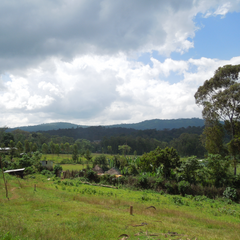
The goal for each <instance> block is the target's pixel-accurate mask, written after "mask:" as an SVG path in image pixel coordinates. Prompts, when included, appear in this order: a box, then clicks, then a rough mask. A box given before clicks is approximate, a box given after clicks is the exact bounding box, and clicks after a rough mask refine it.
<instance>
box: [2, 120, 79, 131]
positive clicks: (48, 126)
mask: <svg viewBox="0 0 240 240" xmlns="http://www.w3.org/2000/svg"><path fill="white" fill-rule="evenodd" d="M77 127H79V125H77V124H73V123H66V122H55V123H43V124H40V125H34V126H23V127H16V128H8V129H7V131H6V132H12V131H14V130H16V129H21V130H23V131H26V132H37V131H49V130H57V129H66V128H77Z"/></svg>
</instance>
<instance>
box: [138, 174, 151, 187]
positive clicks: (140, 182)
mask: <svg viewBox="0 0 240 240" xmlns="http://www.w3.org/2000/svg"><path fill="white" fill-rule="evenodd" d="M138 185H139V187H141V188H144V189H147V188H149V185H148V178H147V176H141V177H139V178H138Z"/></svg>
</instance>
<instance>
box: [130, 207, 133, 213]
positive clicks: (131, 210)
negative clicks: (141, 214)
mask: <svg viewBox="0 0 240 240" xmlns="http://www.w3.org/2000/svg"><path fill="white" fill-rule="evenodd" d="M130 215H133V206H130Z"/></svg>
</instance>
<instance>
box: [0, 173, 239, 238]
mask: <svg viewBox="0 0 240 240" xmlns="http://www.w3.org/2000/svg"><path fill="white" fill-rule="evenodd" d="M6 178H7V181H8V187H9V190H10V191H9V200H7V199H6V197H5V195H4V189H3V188H0V204H1V206H2V207H1V208H0V213H1V214H0V222H1V224H0V239H4V240H6V239H14V240H16V239H18V240H27V239H53V240H54V239H60V240H61V239H122V238H123V237H124V235H123V236H122V237H120V236H121V235H122V234H126V235H128V236H129V239H198V240H206V239H229V240H230V239H231V240H234V239H238V238H239V233H240V230H239V226H238V225H239V217H240V206H239V205H238V204H235V203H234V202H232V201H231V199H230V198H231V194H229V198H218V199H215V200H212V199H209V198H207V197H205V196H192V195H185V197H182V196H179V195H176V196H171V195H166V194H162V193H156V192H152V191H149V190H144V191H131V190H129V189H109V188H103V187H98V186H89V185H85V184H82V183H81V181H80V180H79V179H75V180H64V181H60V179H58V178H55V177H53V178H51V180H47V176H43V175H30V176H29V177H28V178H26V179H23V180H22V179H16V178H15V177H12V176H9V175H7V174H6ZM0 185H1V186H2V185H3V180H2V177H1V175H0ZM35 185H36V188H34V186H35ZM229 193H231V191H229ZM130 206H133V215H130V214H129V207H130ZM150 206H153V207H150ZM149 207H150V208H149ZM155 209H156V210H155Z"/></svg>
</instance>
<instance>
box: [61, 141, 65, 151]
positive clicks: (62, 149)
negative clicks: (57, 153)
mask: <svg viewBox="0 0 240 240" xmlns="http://www.w3.org/2000/svg"><path fill="white" fill-rule="evenodd" d="M60 148H61V152H62V153H64V151H65V146H64V144H63V143H61V145H60Z"/></svg>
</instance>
